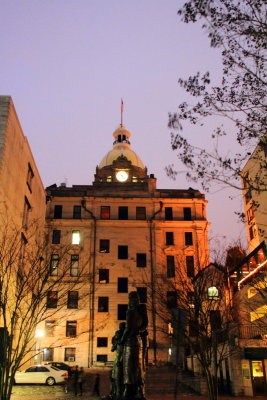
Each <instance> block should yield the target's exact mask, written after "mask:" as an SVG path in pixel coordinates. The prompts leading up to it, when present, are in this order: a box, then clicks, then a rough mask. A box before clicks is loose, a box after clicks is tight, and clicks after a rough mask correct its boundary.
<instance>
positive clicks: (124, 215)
mask: <svg viewBox="0 0 267 400" xmlns="http://www.w3.org/2000/svg"><path fill="white" fill-rule="evenodd" d="M119 219H128V207H124V206H122V207H119Z"/></svg>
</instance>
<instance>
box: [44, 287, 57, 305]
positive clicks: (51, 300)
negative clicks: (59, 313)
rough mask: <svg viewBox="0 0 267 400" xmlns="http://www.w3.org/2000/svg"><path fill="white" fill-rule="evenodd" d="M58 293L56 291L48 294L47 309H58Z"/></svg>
mask: <svg viewBox="0 0 267 400" xmlns="http://www.w3.org/2000/svg"><path fill="white" fill-rule="evenodd" d="M57 300H58V292H56V291H54V290H49V292H47V298H46V307H47V308H57Z"/></svg>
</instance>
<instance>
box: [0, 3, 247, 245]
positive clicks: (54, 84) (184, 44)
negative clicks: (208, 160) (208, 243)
mask: <svg viewBox="0 0 267 400" xmlns="http://www.w3.org/2000/svg"><path fill="white" fill-rule="evenodd" d="M181 3H182V1H179V0H178V1H177V0H168V1H167V2H166V1H163V0H39V1H36V0H9V1H7V0H6V1H5V0H2V1H0V14H1V17H2V18H1V24H0V54H1V63H0V82H1V93H0V94H2V95H11V96H12V98H13V101H14V104H15V107H16V110H17V113H18V117H19V119H20V122H21V125H22V128H23V131H24V134H25V135H26V136H27V138H28V140H29V142H30V146H31V149H32V152H33V154H34V157H35V161H36V163H37V166H38V168H39V171H40V174H41V177H42V179H43V182H44V185H45V186H48V185H51V184H53V183H57V184H60V183H61V182H66V183H67V185H68V186H71V185H73V184H91V182H92V180H93V176H94V172H95V167H96V165H97V164H98V163H99V162H100V161H101V159H102V157H103V156H104V154H105V153H106V152H107V151H109V150H110V149H111V148H112V141H113V137H112V132H113V131H114V130H115V129H116V128H117V126H118V125H119V123H120V99H121V97H122V98H123V100H124V123H125V126H126V128H127V129H128V130H130V131H131V133H132V138H131V143H132V149H133V150H135V151H136V152H137V153H138V155H139V156H140V157H141V159H142V160H143V162H144V164H145V165H146V166H147V167H148V172H149V173H154V174H155V176H156V177H157V178H158V185H157V186H158V188H179V189H183V188H188V187H189V186H192V187H193V188H195V189H197V188H199V189H200V188H201V187H200V185H196V184H195V183H192V182H187V181H186V179H185V177H184V168H183V167H182V166H181V165H180V164H179V163H178V160H177V159H176V156H175V153H174V152H173V151H172V150H171V147H170V132H169V130H168V127H167V124H168V112H169V111H171V112H173V111H175V110H176V108H177V105H178V104H179V103H181V102H182V101H184V100H188V97H187V95H186V94H185V92H184V91H183V90H182V89H181V88H180V87H179V86H178V84H177V81H178V78H179V77H183V78H186V77H187V76H188V75H189V74H191V73H192V74H193V73H195V72H196V71H206V70H209V71H210V72H211V73H212V77H215V79H217V77H219V76H220V71H221V59H220V53H219V52H218V51H215V50H214V49H210V47H209V41H208V39H207V37H206V36H205V34H204V32H203V31H202V30H201V28H200V26H197V25H193V24H190V25H185V24H183V23H182V22H181V21H180V17H179V16H177V9H178V7H179V4H181ZM191 102H193V99H191ZM216 123H218V121H210V122H209V123H207V124H206V125H205V126H204V128H201V129H200V128H195V129H194V130H193V129H192V127H191V126H188V127H187V128H186V129H185V130H184V132H185V133H187V134H189V135H190V137H192V138H193V140H194V143H200V144H201V145H202V146H203V145H206V146H207V147H208V146H209V141H208V136H207V133H208V132H209V131H210V130H211V127H212V126H214V124H216ZM224 146H225V151H226V152H228V151H230V150H229V149H230V148H231V147H232V146H233V144H232V143H230V142H229V141H225V143H224ZM170 163H173V164H174V165H176V166H177V169H178V170H179V171H180V173H179V174H178V178H177V180H176V181H171V180H170V179H169V178H168V177H167V176H166V174H165V171H164V168H165V166H166V165H167V164H170ZM229 195H233V196H234V200H232V201H231V200H229ZM207 199H208V201H209V205H208V219H209V221H210V222H212V228H211V231H212V234H211V236H212V237H213V236H215V235H219V236H226V237H227V239H228V241H230V240H232V239H236V238H237V237H239V236H240V235H241V236H242V237H244V235H245V228H244V226H243V225H242V224H241V223H240V222H238V220H237V217H236V216H235V215H234V211H235V210H237V211H240V210H241V207H242V205H241V196H240V193H238V192H230V191H229V190H220V188H218V187H214V188H213V189H212V190H211V191H210V193H208V194H207Z"/></svg>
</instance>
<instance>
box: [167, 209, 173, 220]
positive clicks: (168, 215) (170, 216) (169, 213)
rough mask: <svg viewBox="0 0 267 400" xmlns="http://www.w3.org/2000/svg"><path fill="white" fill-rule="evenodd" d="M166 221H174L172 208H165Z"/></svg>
mask: <svg viewBox="0 0 267 400" xmlns="http://www.w3.org/2000/svg"><path fill="white" fill-rule="evenodd" d="M165 220H166V221H172V220H173V216H172V207H165Z"/></svg>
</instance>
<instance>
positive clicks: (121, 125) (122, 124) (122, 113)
mask: <svg viewBox="0 0 267 400" xmlns="http://www.w3.org/2000/svg"><path fill="white" fill-rule="evenodd" d="M123 108H124V107H123V100H122V99H121V126H122V125H123Z"/></svg>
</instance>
